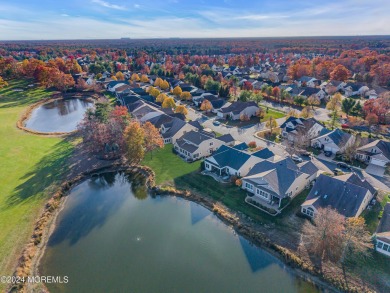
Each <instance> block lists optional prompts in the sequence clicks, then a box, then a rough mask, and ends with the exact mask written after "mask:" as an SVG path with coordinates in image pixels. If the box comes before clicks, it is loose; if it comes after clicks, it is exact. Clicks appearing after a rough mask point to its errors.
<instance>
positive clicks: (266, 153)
mask: <svg viewBox="0 0 390 293" xmlns="http://www.w3.org/2000/svg"><path fill="white" fill-rule="evenodd" d="M252 156H255V157H258V158H260V159H264V160H267V159H269V158H271V157H273V156H275V154H274V153H273V152H272V151H271V150H270V149H269V148H265V149H262V150H260V151H257V152H255V153H253V154H252Z"/></svg>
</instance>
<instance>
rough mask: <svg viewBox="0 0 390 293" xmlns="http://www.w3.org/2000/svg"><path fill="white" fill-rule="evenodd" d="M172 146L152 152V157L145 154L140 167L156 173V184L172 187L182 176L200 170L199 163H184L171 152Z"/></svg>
mask: <svg viewBox="0 0 390 293" xmlns="http://www.w3.org/2000/svg"><path fill="white" fill-rule="evenodd" d="M172 149H173V145H172V144H168V145H166V146H165V147H164V148H163V149H159V150H157V151H154V152H153V154H152V156H151V155H150V154H147V155H146V157H145V158H144V160H143V161H142V162H141V164H142V165H146V166H149V167H150V168H152V169H153V170H154V172H155V173H156V184H162V183H166V184H169V185H172V183H173V182H174V180H175V179H176V178H178V177H180V176H182V175H184V174H188V173H191V172H193V171H195V170H198V169H199V168H200V161H196V162H193V163H186V162H185V161H184V160H182V159H181V158H180V157H179V156H177V155H175V154H174V153H173V152H172Z"/></svg>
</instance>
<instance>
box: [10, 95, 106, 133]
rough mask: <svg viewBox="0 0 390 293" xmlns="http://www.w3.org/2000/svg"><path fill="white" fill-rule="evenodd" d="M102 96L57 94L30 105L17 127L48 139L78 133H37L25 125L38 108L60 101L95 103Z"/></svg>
mask: <svg viewBox="0 0 390 293" xmlns="http://www.w3.org/2000/svg"><path fill="white" fill-rule="evenodd" d="M99 98H100V96H99V95H98V94H83V93H81V94H80V93H71V94H59V93H55V94H53V95H51V96H50V97H48V98H45V99H42V100H40V101H38V102H36V103H34V104H32V105H30V106H29V107H28V108H27V109H26V110H25V111H24V112H23V114H22V115H21V116H20V118H19V120H18V121H17V122H16V127H17V128H19V129H20V130H23V131H25V132H28V133H31V134H35V135H41V136H46V137H61V136H66V135H70V134H72V133H75V132H77V130H73V131H70V132H61V131H58V132H42V131H37V130H33V129H30V128H28V127H26V126H25V123H26V121H27V120H28V119H30V117H31V114H32V112H33V111H34V110H35V109H37V108H38V107H40V106H42V105H44V104H48V103H51V102H55V101H60V100H69V99H84V100H86V101H91V102H94V101H95V100H97V99H99Z"/></svg>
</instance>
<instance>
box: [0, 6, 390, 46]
mask: <svg viewBox="0 0 390 293" xmlns="http://www.w3.org/2000/svg"><path fill="white" fill-rule="evenodd" d="M384 34H387V35H390V0H327V1H324V0H312V1H309V0H142V1H140V0H139V1H138V0H122V1H121V0H66V1H64V0H12V1H10V0H0V39H1V40H35V39H39V40H42V39H96V38H110V39H111V38H121V37H130V38H170V37H181V38H186V37H188V38H189V37H196V38H199V37H208V38H213V37H278V36H331V35H384Z"/></svg>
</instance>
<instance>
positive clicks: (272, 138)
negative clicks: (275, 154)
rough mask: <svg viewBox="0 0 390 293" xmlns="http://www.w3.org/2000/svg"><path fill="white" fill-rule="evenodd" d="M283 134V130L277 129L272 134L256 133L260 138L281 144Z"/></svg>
mask: <svg viewBox="0 0 390 293" xmlns="http://www.w3.org/2000/svg"><path fill="white" fill-rule="evenodd" d="M281 133H282V130H281V129H280V128H276V129H273V130H272V133H271V131H270V130H265V131H259V132H258V133H256V135H257V136H258V137H261V138H264V139H267V140H270V141H273V142H276V143H279V142H280V138H279V136H280V134H281Z"/></svg>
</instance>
